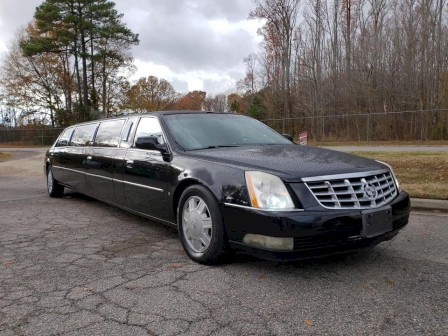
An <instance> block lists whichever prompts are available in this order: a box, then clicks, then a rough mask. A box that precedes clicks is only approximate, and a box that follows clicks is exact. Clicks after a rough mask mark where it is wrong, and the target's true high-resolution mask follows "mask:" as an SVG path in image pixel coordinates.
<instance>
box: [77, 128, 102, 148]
mask: <svg viewBox="0 0 448 336" xmlns="http://www.w3.org/2000/svg"><path fill="white" fill-rule="evenodd" d="M97 126H98V124H88V125H82V126H78V127H76V129H75V131H74V132H73V136H72V141H71V142H70V144H71V145H72V146H89V145H90V144H91V143H92V140H93V136H94V135H95V130H96V127H97Z"/></svg>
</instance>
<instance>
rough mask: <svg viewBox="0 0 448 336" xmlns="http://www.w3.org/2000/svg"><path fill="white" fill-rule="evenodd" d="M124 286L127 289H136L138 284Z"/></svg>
mask: <svg viewBox="0 0 448 336" xmlns="http://www.w3.org/2000/svg"><path fill="white" fill-rule="evenodd" d="M126 288H127V289H136V288H138V286H137V285H127V286H126Z"/></svg>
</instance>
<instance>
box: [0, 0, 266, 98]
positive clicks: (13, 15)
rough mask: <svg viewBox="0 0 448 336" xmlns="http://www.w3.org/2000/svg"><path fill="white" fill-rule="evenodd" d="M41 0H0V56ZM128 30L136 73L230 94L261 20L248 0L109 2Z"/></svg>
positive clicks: (180, 86)
mask: <svg viewBox="0 0 448 336" xmlns="http://www.w3.org/2000/svg"><path fill="white" fill-rule="evenodd" d="M42 2H43V0H20V1H19V0H0V58H1V57H2V56H4V55H5V52H6V51H7V50H8V45H9V44H10V42H11V40H12V39H13V38H14V35H15V33H16V32H17V30H18V29H20V28H21V27H24V26H25V25H26V24H27V23H28V22H29V21H30V20H31V19H32V17H33V14H34V11H35V9H36V7H37V6H38V5H40V4H41V3H42ZM114 2H115V3H116V8H117V10H118V12H119V13H123V14H124V17H123V20H124V22H126V24H127V25H128V27H129V28H130V29H131V30H132V31H133V32H134V33H138V34H139V36H140V45H139V46H138V47H134V49H133V51H132V53H133V56H134V58H135V65H136V66H137V69H138V70H137V72H136V74H134V75H133V77H132V79H134V80H135V79H137V78H139V77H144V76H145V77H146V76H148V75H154V76H157V77H162V78H165V79H167V80H169V81H170V82H171V83H172V84H173V85H174V87H175V88H176V90H178V91H180V92H187V91H191V90H205V91H207V92H208V93H211V94H214V93H218V92H224V91H227V90H231V89H233V88H234V87H235V82H236V81H237V80H239V79H241V78H242V77H243V76H244V71H245V69H244V64H243V58H244V57H246V56H247V55H249V54H250V53H251V52H255V51H256V50H257V48H258V45H259V43H260V38H259V37H258V36H257V29H258V27H260V25H261V22H258V21H253V20H247V17H248V14H249V11H250V9H251V8H252V7H253V4H252V1H251V0H115V1H114Z"/></svg>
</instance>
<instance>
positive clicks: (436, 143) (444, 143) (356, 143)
mask: <svg viewBox="0 0 448 336" xmlns="http://www.w3.org/2000/svg"><path fill="white" fill-rule="evenodd" d="M309 144H310V145H312V146H369V147H375V146H448V140H427V141H418V140H414V141H404V140H390V141H369V142H367V141H309Z"/></svg>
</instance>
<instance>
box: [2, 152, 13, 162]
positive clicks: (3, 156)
mask: <svg viewBox="0 0 448 336" xmlns="http://www.w3.org/2000/svg"><path fill="white" fill-rule="evenodd" d="M11 156H12V154H9V153H1V152H0V162H2V161H6V160H8V159H9V158H10V157H11Z"/></svg>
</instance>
